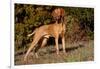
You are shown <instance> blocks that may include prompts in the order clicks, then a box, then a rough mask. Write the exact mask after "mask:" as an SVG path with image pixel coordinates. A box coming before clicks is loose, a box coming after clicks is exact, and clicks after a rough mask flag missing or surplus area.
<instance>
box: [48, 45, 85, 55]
mask: <svg viewBox="0 0 100 69" xmlns="http://www.w3.org/2000/svg"><path fill="white" fill-rule="evenodd" d="M81 47H84V45H78V46H75V47H70V48H65V50H66V52H69V51H73V50H76V49H78V48H81ZM59 51H63V49H62V48H61V49H59ZM49 53H50V54H51V53H56V50H51V51H49Z"/></svg>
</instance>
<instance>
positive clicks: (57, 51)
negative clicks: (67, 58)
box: [55, 37, 59, 55]
mask: <svg viewBox="0 0 100 69" xmlns="http://www.w3.org/2000/svg"><path fill="white" fill-rule="evenodd" d="M55 43H56V46H55V47H56V53H57V55H59V47H58V37H56V38H55Z"/></svg>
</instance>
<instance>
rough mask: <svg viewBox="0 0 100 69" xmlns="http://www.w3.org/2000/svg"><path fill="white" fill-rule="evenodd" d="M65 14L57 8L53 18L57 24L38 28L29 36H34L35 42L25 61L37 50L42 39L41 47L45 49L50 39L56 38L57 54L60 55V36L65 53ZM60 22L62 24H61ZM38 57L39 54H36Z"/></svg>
mask: <svg viewBox="0 0 100 69" xmlns="http://www.w3.org/2000/svg"><path fill="white" fill-rule="evenodd" d="M64 14H65V11H64V9H62V8H57V9H55V10H54V11H53V12H52V16H53V18H54V20H55V23H53V24H49V25H43V26H40V27H39V28H36V29H35V31H34V32H33V33H32V34H29V35H28V36H31V35H33V34H34V38H33V41H32V43H31V46H30V47H29V49H28V50H27V52H26V54H25V56H24V61H26V59H27V56H28V55H29V53H30V52H31V50H32V49H34V48H35V46H36V44H37V43H38V42H39V40H40V39H41V38H43V41H42V44H41V47H43V46H44V45H45V44H46V41H47V39H48V38H49V37H54V38H55V44H56V45H55V47H56V53H57V54H59V47H58V39H59V36H60V37H61V38H62V46H63V52H64V53H65V37H64V34H65V24H64V23H63V22H64ZM59 20H60V22H59ZM35 54H36V56H37V53H36V52H35Z"/></svg>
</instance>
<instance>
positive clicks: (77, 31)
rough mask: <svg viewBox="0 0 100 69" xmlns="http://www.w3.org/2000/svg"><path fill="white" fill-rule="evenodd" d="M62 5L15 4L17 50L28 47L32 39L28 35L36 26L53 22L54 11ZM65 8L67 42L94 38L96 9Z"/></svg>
mask: <svg viewBox="0 0 100 69" xmlns="http://www.w3.org/2000/svg"><path fill="white" fill-rule="evenodd" d="M58 7H60V6H44V5H31V4H15V51H18V50H20V49H26V48H27V47H28V46H29V43H30V42H31V41H32V37H31V38H28V37H27V35H28V34H29V33H32V31H34V29H35V28H37V27H40V26H42V25H44V24H50V23H52V22H53V18H52V16H51V13H52V11H53V10H54V9H55V8H58ZM62 8H63V9H65V12H66V13H65V24H66V34H65V36H66V42H67V41H70V42H71V43H72V42H77V41H80V40H90V39H94V9H93V8H80V7H62Z"/></svg>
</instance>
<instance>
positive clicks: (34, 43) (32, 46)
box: [24, 35, 41, 61]
mask: <svg viewBox="0 0 100 69" xmlns="http://www.w3.org/2000/svg"><path fill="white" fill-rule="evenodd" d="M40 38H41V36H36V35H35V36H34V40H33V42H32V43H31V46H30V47H29V49H28V51H27V52H26V54H25V57H24V61H26V59H27V56H28V54H29V53H30V51H31V50H32V49H33V48H34V47H35V45H36V44H37V43H38V41H39V40H40Z"/></svg>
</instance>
